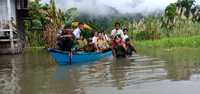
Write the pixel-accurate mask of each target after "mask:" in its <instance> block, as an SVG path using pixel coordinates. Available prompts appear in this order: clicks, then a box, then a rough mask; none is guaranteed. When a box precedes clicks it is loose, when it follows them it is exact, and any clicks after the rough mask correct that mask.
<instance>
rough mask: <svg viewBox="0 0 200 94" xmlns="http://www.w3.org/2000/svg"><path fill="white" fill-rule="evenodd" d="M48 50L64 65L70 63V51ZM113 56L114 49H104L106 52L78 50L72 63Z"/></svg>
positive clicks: (73, 56)
mask: <svg viewBox="0 0 200 94" xmlns="http://www.w3.org/2000/svg"><path fill="white" fill-rule="evenodd" d="M48 51H49V52H50V54H51V56H52V57H53V59H54V60H55V61H56V62H57V63H59V64H61V65H63V64H69V63H70V56H69V53H68V52H66V51H61V50H56V49H51V48H49V49H48ZM110 56H112V51H111V50H108V51H104V52H87V53H86V52H76V53H73V54H72V58H71V63H72V64H73V63H82V62H92V61H97V60H100V59H102V58H105V57H110Z"/></svg>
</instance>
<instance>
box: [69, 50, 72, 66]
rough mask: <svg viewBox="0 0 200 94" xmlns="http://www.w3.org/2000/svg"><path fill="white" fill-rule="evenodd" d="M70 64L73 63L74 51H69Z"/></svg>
mask: <svg viewBox="0 0 200 94" xmlns="http://www.w3.org/2000/svg"><path fill="white" fill-rule="evenodd" d="M69 64H70V65H71V64H72V51H69Z"/></svg>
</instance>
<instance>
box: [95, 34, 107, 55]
mask: <svg viewBox="0 0 200 94" xmlns="http://www.w3.org/2000/svg"><path fill="white" fill-rule="evenodd" d="M108 48H109V44H108V42H107V40H105V39H104V38H103V36H102V35H100V36H99V38H98V39H97V52H100V51H104V50H106V49H108Z"/></svg>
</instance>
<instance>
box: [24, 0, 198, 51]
mask: <svg viewBox="0 0 200 94" xmlns="http://www.w3.org/2000/svg"><path fill="white" fill-rule="evenodd" d="M199 10H200V7H198V5H195V0H178V1H177V2H176V3H172V4H170V5H169V6H167V7H166V9H165V11H164V15H162V14H159V13H152V14H149V15H148V16H144V15H142V14H125V15H122V14H117V16H114V15H107V16H94V15H93V16H92V15H89V14H85V13H80V12H79V11H78V9H77V8H71V9H68V10H67V11H61V10H60V9H57V8H56V6H55V2H54V0H50V3H49V4H40V3H39V2H32V3H30V15H31V19H32V21H31V22H30V21H27V22H26V29H27V30H26V35H27V42H28V44H29V46H46V47H54V46H55V35H56V33H57V31H58V30H59V29H60V28H61V26H62V25H64V24H65V25H66V24H71V23H72V22H76V21H78V22H83V23H86V24H88V25H89V26H90V27H92V28H93V30H86V31H84V32H83V35H84V36H85V37H86V38H88V37H91V35H92V32H93V31H105V32H106V33H110V31H111V29H113V24H114V23H115V22H116V21H118V22H120V23H121V24H122V27H123V28H124V27H128V28H129V36H130V38H131V39H134V40H160V39H161V40H163V38H164V40H166V37H167V38H169V39H171V37H173V38H174V37H192V36H196V35H198V34H200V30H199V27H200V23H199V20H200V15H199V14H200V11H199ZM173 38H172V39H173ZM162 42H164V43H166V42H165V41H162ZM177 45H178V44H177ZM195 45H196V44H195ZM167 47H168V46H167Z"/></svg>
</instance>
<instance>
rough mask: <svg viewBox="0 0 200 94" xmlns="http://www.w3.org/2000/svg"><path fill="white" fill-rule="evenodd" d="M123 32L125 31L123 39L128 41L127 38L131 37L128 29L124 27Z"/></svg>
mask: <svg viewBox="0 0 200 94" xmlns="http://www.w3.org/2000/svg"><path fill="white" fill-rule="evenodd" d="M123 32H124V38H123V40H124V41H126V39H128V38H129V37H128V29H127V28H125V29H123Z"/></svg>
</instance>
